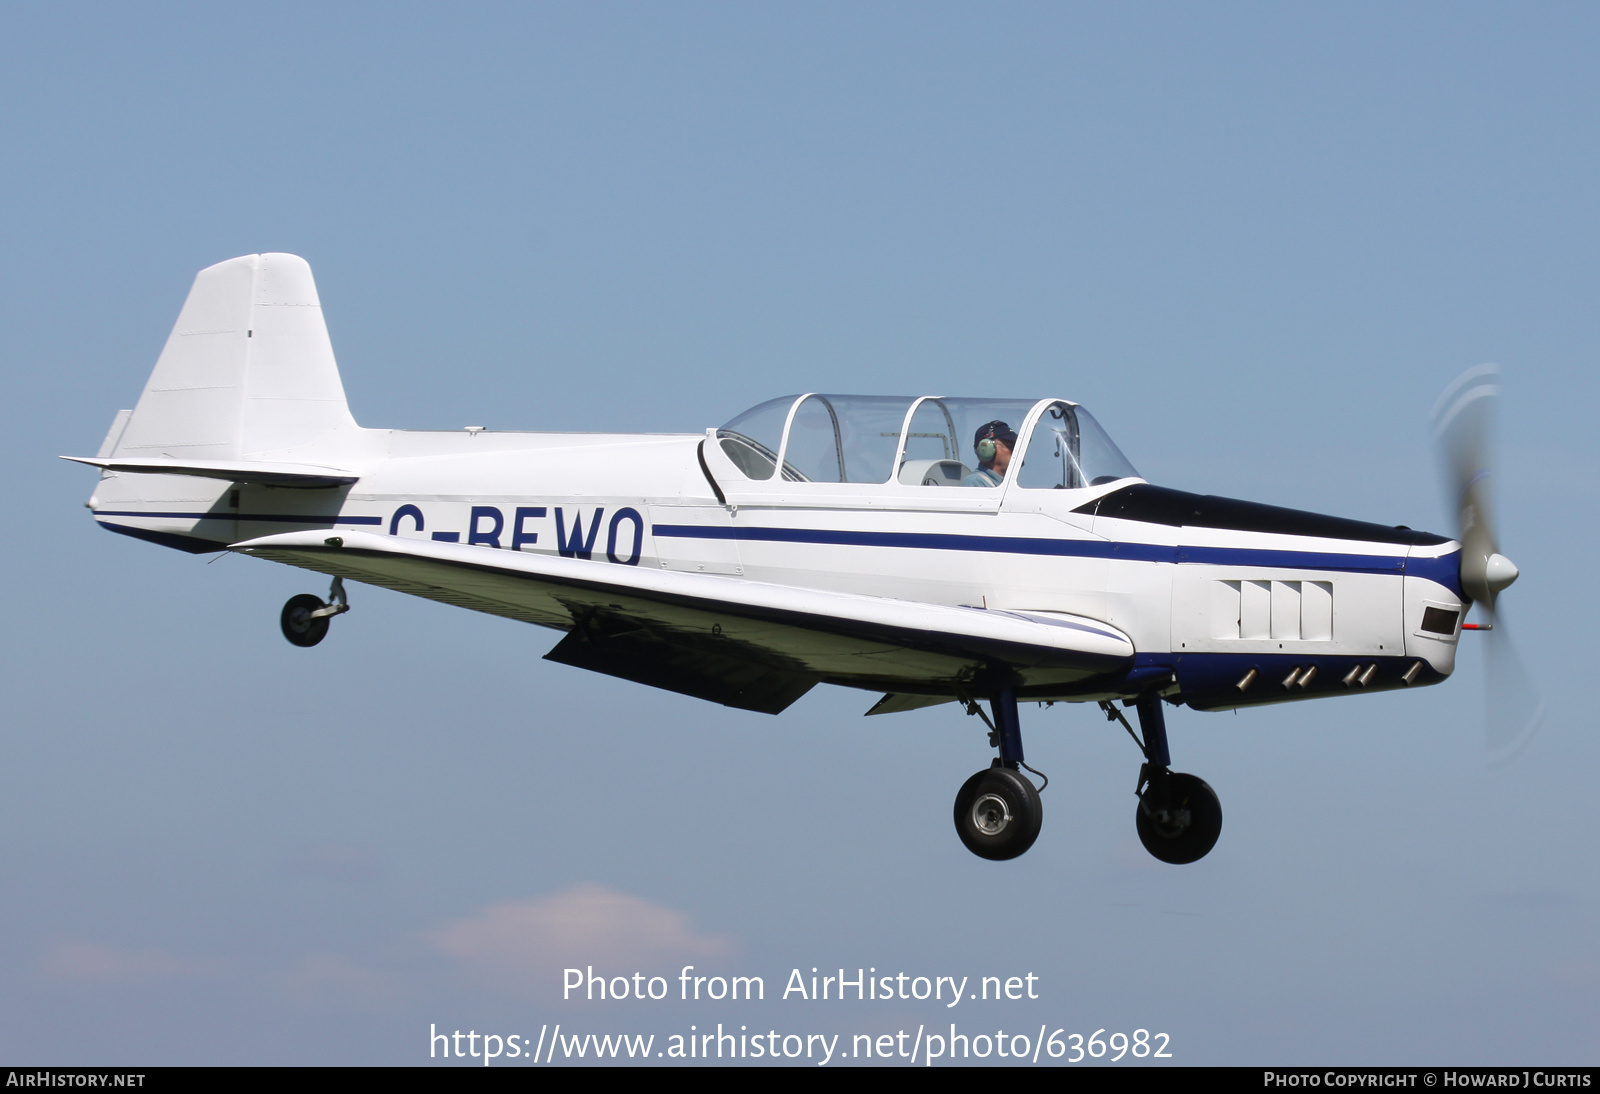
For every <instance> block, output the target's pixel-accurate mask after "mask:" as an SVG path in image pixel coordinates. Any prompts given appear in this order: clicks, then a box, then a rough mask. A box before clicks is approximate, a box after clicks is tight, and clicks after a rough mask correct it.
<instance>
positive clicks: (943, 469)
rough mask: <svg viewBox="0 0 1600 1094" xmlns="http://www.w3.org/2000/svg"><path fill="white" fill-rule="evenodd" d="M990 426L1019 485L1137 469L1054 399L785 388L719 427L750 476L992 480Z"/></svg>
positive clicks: (1108, 478)
mask: <svg viewBox="0 0 1600 1094" xmlns="http://www.w3.org/2000/svg"><path fill="white" fill-rule="evenodd" d="M991 424H992V425H994V426H995V428H994V429H993V430H988V431H987V432H992V433H993V434H994V435H995V436H996V437H998V438H999V439H1000V441H1001V443H1002V444H1004V443H1005V438H1006V436H1007V435H1008V434H1015V437H1014V439H1013V441H1012V442H1011V443H1010V444H1009V445H1007V448H1008V450H1010V451H1011V452H1013V453H1016V454H1020V458H1018V456H1017V455H1013V456H1012V458H1011V459H1010V461H1009V463H1008V464H1007V466H1006V469H1005V477H1006V478H1007V479H1011V480H1014V481H1015V482H1016V483H1017V485H1018V486H1020V487H1022V488H1023V489H1063V488H1067V489H1071V488H1077V487H1083V486H1098V485H1101V484H1103V483H1107V482H1114V481H1116V480H1118V479H1126V478H1138V477H1139V473H1138V472H1137V471H1135V470H1134V467H1133V464H1131V463H1129V462H1128V459H1127V457H1126V456H1124V455H1123V454H1122V452H1121V451H1120V450H1119V449H1118V448H1117V446H1116V444H1115V443H1114V442H1113V441H1112V440H1111V438H1110V436H1109V435H1107V433H1106V431H1105V430H1104V429H1102V428H1101V427H1100V423H1099V422H1097V421H1095V420H1094V416H1093V415H1091V414H1090V413H1089V412H1088V411H1087V410H1085V409H1084V408H1083V407H1081V406H1078V405H1077V404H1076V403H1071V402H1067V401H1065V400H1060V399H1038V400H1031V399H960V398H946V397H944V396H940V395H924V396H920V397H917V396H906V395H830V394H823V393H818V392H812V393H808V394H805V395H785V396H783V397H782V398H778V399H771V400H768V401H767V402H765V403H761V404H760V405H758V406H754V407H751V408H750V409H749V410H747V411H745V412H744V413H743V414H740V415H738V416H737V417H735V418H733V419H732V420H731V421H729V422H728V423H727V424H726V425H724V426H723V427H722V428H721V429H719V430H717V439H718V442H719V443H720V444H721V446H722V450H723V451H724V452H725V453H726V454H727V456H728V458H729V459H730V460H732V461H733V463H734V465H735V466H736V467H738V469H739V470H740V471H741V472H742V473H743V474H744V475H745V476H746V477H747V478H749V479H751V480H754V481H757V482H760V481H766V480H770V479H772V478H773V477H774V473H775V471H776V469H777V468H779V467H782V469H783V472H782V476H781V477H782V479H783V481H786V482H797V483H798V482H832V483H838V482H854V483H888V482H892V481H899V482H902V483H911V484H921V485H927V486H959V485H968V486H978V487H987V488H990V489H993V488H994V481H995V478H996V477H998V476H992V477H988V478H986V477H985V476H983V475H978V474H975V473H974V472H975V471H976V470H978V469H979V468H984V467H990V466H991V465H992V466H993V467H994V469H995V470H998V469H999V465H1000V464H1001V463H1002V462H1005V461H1004V460H999V459H995V458H994V457H993V456H990V457H989V458H988V459H982V458H980V456H979V454H978V452H977V450H976V448H975V440H976V434H977V432H978V431H979V429H980V427H985V426H989V425H991Z"/></svg>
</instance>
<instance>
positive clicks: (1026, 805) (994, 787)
mask: <svg viewBox="0 0 1600 1094" xmlns="http://www.w3.org/2000/svg"><path fill="white" fill-rule="evenodd" d="M955 817H956V834H957V835H959V836H960V837H961V842H962V843H964V844H966V846H967V850H969V851H971V852H972V853H973V854H975V855H977V856H978V857H979V858H986V859H995V860H1000V859H1008V858H1016V857H1017V856H1018V855H1020V854H1022V853H1023V852H1024V851H1026V850H1027V849H1028V848H1030V847H1032V846H1033V841H1034V840H1036V839H1038V838H1039V826H1040V824H1042V823H1043V821H1044V807H1043V806H1042V805H1041V804H1040V802H1039V792H1038V791H1037V790H1035V789H1034V786H1033V783H1031V782H1029V781H1028V780H1027V779H1026V778H1025V777H1023V775H1022V774H1021V773H1020V772H1018V771H1016V770H1015V769H1014V768H1009V767H991V768H989V769H988V770H987V771H980V772H978V773H977V774H976V775H974V776H972V778H970V779H968V780H967V781H966V782H965V783H964V784H963V785H962V787H961V790H960V792H959V793H958V794H956V809H955Z"/></svg>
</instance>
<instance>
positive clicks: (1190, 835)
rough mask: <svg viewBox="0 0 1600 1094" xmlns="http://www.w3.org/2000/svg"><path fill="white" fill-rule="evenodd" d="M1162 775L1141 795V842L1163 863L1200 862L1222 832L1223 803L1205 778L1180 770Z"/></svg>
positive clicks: (1178, 864)
mask: <svg viewBox="0 0 1600 1094" xmlns="http://www.w3.org/2000/svg"><path fill="white" fill-rule="evenodd" d="M1160 778H1161V781H1160V782H1154V781H1153V782H1152V783H1151V784H1150V786H1149V787H1147V788H1146V789H1145V792H1144V793H1143V794H1142V795H1140V797H1139V812H1138V820H1137V823H1138V827H1139V842H1140V843H1142V844H1144V849H1145V850H1146V851H1149V852H1150V853H1151V854H1152V855H1154V856H1155V857H1156V858H1158V859H1160V860H1161V861H1162V862H1170V863H1172V864H1174V865H1177V866H1181V865H1183V864H1184V863H1186V862H1197V861H1199V860H1200V859H1203V858H1205V857H1206V853H1207V852H1209V851H1210V850H1211V848H1213V847H1215V846H1216V844H1217V837H1218V836H1220V835H1222V803H1221V802H1220V801H1218V800H1217V793H1216V791H1214V790H1212V789H1211V787H1210V786H1209V785H1207V783H1206V781H1205V780H1204V779H1201V778H1198V777H1196V776H1194V775H1182V774H1177V773H1173V774H1168V775H1165V776H1162V777H1160ZM1162 783H1165V786H1164V787H1163V786H1162ZM1163 797H1164V798H1165V800H1163Z"/></svg>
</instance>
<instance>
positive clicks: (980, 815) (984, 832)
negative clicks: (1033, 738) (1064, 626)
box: [955, 684, 1049, 859]
mask: <svg viewBox="0 0 1600 1094" xmlns="http://www.w3.org/2000/svg"><path fill="white" fill-rule="evenodd" d="M989 705H990V707H991V708H992V709H993V711H994V720H993V721H992V722H991V721H989V719H988V718H984V721H985V722H988V725H989V743H990V744H991V745H995V746H998V747H999V749H1000V756H999V758H998V759H996V760H995V761H994V764H993V765H992V766H990V767H989V768H988V769H987V770H985V771H980V772H978V773H977V774H976V775H974V776H972V778H970V779H968V780H967V781H966V782H965V783H963V784H962V786H961V790H960V791H959V792H958V793H957V794H956V808H955V819H956V834H957V835H959V836H960V837H961V842H962V843H964V844H966V847H967V850H969V851H971V852H972V853H973V854H975V855H977V856H978V857H979V858H986V859H1008V858H1016V857H1017V856H1018V855H1020V854H1022V853H1023V852H1024V851H1026V850H1027V849H1028V848H1030V847H1032V846H1033V841H1034V840H1036V839H1038V838H1039V826H1040V825H1041V824H1042V823H1043V822H1044V807H1043V805H1042V804H1041V803H1040V801H1039V791H1038V790H1036V789H1035V788H1034V785H1033V783H1032V782H1031V781H1030V780H1029V779H1028V777H1027V776H1026V775H1024V774H1022V772H1021V771H1020V770H1018V768H1020V767H1027V764H1025V763H1023V762H1022V729H1021V723H1020V722H1019V720H1018V718H1017V693H1016V690H1015V689H1014V688H1013V687H1012V686H1011V685H1009V684H1007V685H1003V686H1001V687H999V688H997V689H995V694H994V698H993V699H991V700H990V703H989ZM967 713H969V714H976V715H978V716H979V717H983V708H982V707H980V706H978V704H977V703H976V702H973V701H972V700H967ZM1028 770H1030V771H1032V770H1033V769H1032V768H1028ZM1045 782H1046V785H1048V784H1049V780H1048V779H1046V780H1045Z"/></svg>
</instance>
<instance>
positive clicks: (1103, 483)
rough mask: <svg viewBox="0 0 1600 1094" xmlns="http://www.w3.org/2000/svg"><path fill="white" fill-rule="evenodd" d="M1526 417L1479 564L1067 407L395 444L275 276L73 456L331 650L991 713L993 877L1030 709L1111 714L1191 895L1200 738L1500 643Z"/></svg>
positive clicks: (220, 307)
mask: <svg viewBox="0 0 1600 1094" xmlns="http://www.w3.org/2000/svg"><path fill="white" fill-rule="evenodd" d="M1495 390H1496V389H1495V375H1494V373H1493V372H1492V371H1485V370H1474V371H1472V372H1469V373H1467V374H1466V375H1464V376H1463V377H1462V379H1461V380H1460V381H1458V383H1457V385H1455V387H1453V388H1452V389H1451V390H1450V391H1447V392H1446V395H1445V398H1444V400H1442V401H1441V407H1440V410H1439V411H1438V412H1436V427H1437V429H1438V432H1439V436H1440V440H1441V444H1442V446H1443V448H1444V450H1445V454H1446V462H1447V464H1448V465H1449V468H1450V472H1449V473H1450V475H1451V476H1452V478H1453V484H1454V485H1453V489H1452V494H1453V497H1452V500H1453V502H1454V503H1455V505H1456V509H1457V512H1458V514H1459V518H1460V531H1459V532H1458V534H1457V535H1456V536H1455V537H1454V538H1452V537H1449V536H1443V535H1435V534H1431V533H1427V532H1421V531H1414V530H1412V529H1410V528H1407V527H1390V526H1385V525H1381V524H1375V523H1366V522H1361V521H1355V520H1347V519H1343V518H1339V517H1333V516H1324V515H1320V514H1316V513H1309V512H1301V511H1298V510H1292V509H1285V508H1278V507H1275V506H1270V505H1261V504H1256V503H1252V502H1246V501H1236V500H1231V499H1227V498H1220V497H1213V496H1209V495H1198V494H1192V493H1185V492H1183V491H1179V490H1174V489H1169V488H1166V487H1161V486H1157V485H1154V484H1151V483H1149V482H1146V481H1145V480H1144V479H1143V478H1142V477H1141V476H1140V475H1139V474H1138V472H1137V471H1136V470H1135V469H1134V466H1133V465H1132V464H1131V463H1130V462H1129V461H1128V459H1127V458H1126V457H1125V456H1124V455H1123V454H1122V452H1121V451H1120V450H1119V449H1118V448H1117V446H1116V444H1115V443H1114V442H1113V441H1112V440H1111V438H1110V436H1109V435H1108V434H1107V433H1106V431H1105V430H1104V429H1103V428H1101V426H1100V425H1099V423H1098V422H1097V421H1096V420H1095V419H1094V417H1093V416H1092V415H1091V414H1090V413H1089V411H1088V410H1087V409H1086V408H1084V407H1083V406H1081V405H1079V404H1077V403H1075V402H1072V401H1070V400H1067V399H1064V398H1054V397H1043V398H1036V399H994V398H961V397H944V396H933V395H928V396H893V397H891V396H859V395H836V394H828V393H819V392H808V393H802V394H798V395H793V396H784V397H782V398H778V399H773V400H771V401H769V402H765V403H762V404H760V405H759V406H756V407H754V408H751V409H749V410H746V411H744V412H743V413H741V414H739V415H737V416H735V417H734V418H732V419H731V420H730V421H728V422H727V423H726V424H725V425H723V426H721V427H719V428H709V429H707V430H706V431H705V432H704V433H703V434H666V433H662V434H613V433H564V432H563V433H556V432H502V431H498V430H488V429H484V428H480V427H467V428H466V429H463V430H457V431H432V432H429V431H406V430H387V429H367V428H362V427H360V426H358V425H357V424H356V422H355V420H354V419H353V418H352V417H351V415H350V411H349V409H348V406H347V404H346V402H345V395H344V388H343V384H342V382H341V380H340V378H339V372H338V368H337V366H336V364H335V361H334V356H333V350H332V347H331V344H330V342H329V339H328V333H327V328H326V326H325V324H324V322H323V317H322V308H321V302H320V300H319V298H318V296H317V290H316V285H315V282H314V281H313V279H312V275H311V269H310V267H309V265H307V263H306V262H305V261H304V260H303V259H301V258H299V257H296V256H294V255H287V254H261V255H247V256H244V257H241V258H235V259H231V260H229V261H226V262H222V263H219V264H217V265H215V266H211V267H209V268H207V269H205V270H202V271H201V272H200V273H199V275H198V276H197V277H196V278H195V281H194V285H193V287H192V289H191V290H190V292H189V295H188V298H187V300H186V302H185V303H184V305H183V309H182V311H181V313H180V314H179V316H178V321H177V324H176V325H175V326H174V328H173V330H172V334H171V336H170V337H169V338H168V339H167V342H166V345H165V348H164V349H163V350H162V352H161V355H160V357H159V358H158V360H157V362H156V365H155V369H154V371H153V372H152V373H151V376H150V378H149V381H148V383H147V384H146V385H145V388H144V391H143V394H142V395H141V396H140V397H139V400H138V403H137V405H136V406H135V407H134V408H133V409H132V410H131V411H130V410H124V411H121V412H119V413H118V414H117V416H116V418H115V420H114V421H113V423H112V425H111V429H110V431H109V432H108V433H107V435H106V438H105V441H104V443H103V444H102V445H101V447H100V449H99V452H98V453H97V455H95V456H93V457H63V458H66V459H73V460H76V461H77V462H79V463H84V464H88V465H90V466H93V467H96V468H98V469H99V470H100V472H101V478H100V481H99V483H98V484H97V486H96V487H95V490H94V493H93V495H92V496H91V497H90V499H89V501H88V507H89V509H90V510H92V512H93V514H94V519H95V520H96V521H97V522H98V523H99V524H100V525H101V526H102V527H104V528H105V529H107V530H108V531H112V532H117V533H120V534H122V535H127V536H132V537H135V538H137V539H143V540H147V541H150V542H152V543H156V544H160V545H162V546H165V547H171V548H176V549H178V550H182V551H189V552H194V553H205V552H218V551H232V552H236V553H238V554H243V555H249V556H252V557H255V558H262V559H267V560H270V561H274V562H281V563H286V564H288V565H292V566H298V567H302V568H304V569H307V570H312V571H315V572H318V573H321V574H323V575H326V576H328V577H331V578H332V585H331V588H330V592H329V594H328V596H327V598H326V599H324V598H322V597H320V596H317V595H315V594H302V595H299V596H296V597H294V598H292V599H291V600H289V601H288V603H286V604H285V605H284V606H283V609H282V612H281V614H280V626H281V629H282V631H283V634H284V636H285V637H286V638H287V639H288V640H289V641H290V642H291V643H294V644H295V645H297V646H302V647H311V646H315V645H316V644H318V643H319V642H321V641H322V639H323V638H324V636H325V635H326V634H327V633H328V630H329V626H330V623H331V621H332V620H333V618H335V617H336V616H338V615H341V614H343V613H345V612H347V611H348V610H350V606H351V605H350V601H349V598H348V596H347V594H346V591H345V586H344V583H345V581H347V580H348V581H357V582H365V583H368V584H371V585H377V586H381V587H383V588H387V589H393V590H396V591H399V592H403V593H409V594H411V595H414V596H421V597H427V598H429V599H431V600H437V601H441V602H443V603H447V604H455V605H458V606H461V607H465V608H470V609H473V610H475V611H482V612H488V613H491V614H494V615H500V616H505V617H508V618H511V619H516V620H520V621H523V622H527V623H533V624H537V625H539V626H542V627H549V628H553V629H555V630H557V631H561V632H564V633H563V636H562V637H561V638H560V640H559V641H557V642H556V643H555V645H554V647H553V648H552V649H551V650H550V652H549V653H547V654H546V655H545V657H546V659H548V660H551V661H555V662H558V663H560V664H564V665H570V666H575V667H577V668H583V669H589V670H592V671H594V672H599V673H603V674H607V675H610V676H614V677H620V678H622V679H625V680H631V681H635V682H638V683H641V684H647V685H650V686H653V687H657V688H664V689H667V690H670V691H675V692H679V693H681V694H685V695H689V696H694V697H697V698H700V699H705V700H709V701H712V702H717V703H722V704H725V705H727V706H730V707H736V708H740V709H743V710H748V711H755V712H761V713H766V714H778V713H779V712H781V711H783V710H784V709H785V708H787V707H788V706H790V705H791V704H792V703H794V702H795V701H796V700H797V699H799V698H800V697H801V696H802V695H804V694H805V693H806V692H808V691H809V690H810V689H811V688H812V687H814V686H815V685H817V684H819V683H827V684H835V685H841V686H844V687H851V688H859V689H864V690H870V691H872V692H875V693H881V694H882V697H881V698H880V699H878V700H877V701H876V702H875V703H874V704H873V705H872V707H871V708H870V709H869V710H868V711H867V714H869V715H883V714H889V713H894V712H901V711H909V710H914V709H917V708H920V707H927V706H933V705H937V704H942V703H952V702H953V703H957V704H959V705H960V706H961V707H963V708H965V710H966V712H967V713H968V714H976V715H978V716H979V717H980V718H981V719H982V720H983V722H984V723H985V724H986V725H987V727H988V730H989V746H990V747H991V748H993V749H994V750H995V752H996V755H995V756H994V757H993V759H992V761H991V763H990V765H989V766H988V767H987V768H984V769H982V770H980V771H979V772H977V773H976V774H974V775H973V776H972V777H971V778H970V779H968V780H967V781H966V782H965V783H964V784H963V785H962V787H961V789H960V791H959V793H958V794H957V796H956V800H955V806H954V810H953V817H954V821H955V827H956V830H957V833H958V835H959V837H960V839H961V841H962V843H963V844H964V845H965V846H966V847H967V848H968V849H969V850H970V851H972V852H973V853H974V854H976V855H978V856H980V857H983V858H987V859H994V860H1005V859H1011V858H1015V857H1016V856H1018V855H1021V854H1023V853H1024V852H1025V851H1027V850H1028V848H1029V847H1031V846H1032V845H1033V843H1034V841H1035V839H1036V838H1037V837H1038V834H1039V831H1040V827H1041V823H1042V820H1043V812H1042V806H1041V802H1040V796H1039V790H1040V789H1042V785H1041V786H1039V787H1036V786H1035V784H1034V782H1033V780H1032V779H1030V778H1029V777H1028V775H1027V774H1024V772H1030V773H1032V774H1034V775H1036V776H1039V778H1040V779H1041V780H1044V777H1043V776H1042V775H1040V773H1039V772H1037V771H1035V770H1034V769H1033V768H1031V767H1029V766H1028V764H1027V763H1026V759H1025V755H1024V751H1023V745H1022V732H1021V724H1020V720H1019V714H1018V704H1019V703H1022V702H1039V703H1041V704H1049V703H1054V702H1072V703H1097V704H1099V706H1100V708H1101V709H1102V710H1103V711H1104V712H1105V715H1106V717H1107V719H1108V720H1111V721H1115V722H1119V723H1120V724H1121V727H1122V728H1123V729H1125V730H1126V731H1127V733H1128V735H1129V736H1131V737H1132V738H1133V740H1134V743H1135V744H1136V745H1137V746H1138V749H1139V751H1140V753H1141V755H1142V763H1141V767H1140V770H1139V777H1138V781H1137V789H1136V794H1137V797H1138V807H1137V811H1136V813H1135V821H1136V829H1137V832H1138V835H1139V838H1140V841H1141V842H1142V843H1143V845H1144V846H1145V848H1146V849H1147V850H1148V851H1149V852H1150V853H1151V854H1152V855H1153V856H1155V857H1156V858H1157V859H1159V860H1161V861H1163V862H1167V863H1175V864H1182V863H1190V862H1194V861H1197V860H1198V859H1200V858H1202V857H1203V856H1205V855H1206V854H1207V853H1208V852H1209V851H1210V850H1211V849H1212V847H1213V846H1214V845H1215V843H1216V842H1217V839H1218V837H1219V835H1220V833H1221V829H1222V809H1221V805H1220V803H1219V801H1218V798H1217V795H1216V793H1215V792H1214V791H1213V790H1212V789H1211V787H1210V786H1209V785H1208V784H1207V783H1206V782H1205V781H1204V780H1202V779H1200V778H1198V777H1197V776H1194V775H1190V774H1184V773H1181V772H1177V771H1174V770H1172V758H1171V749H1170V747H1169V741H1168V735H1167V730H1166V721H1165V713H1164V708H1165V707H1166V706H1187V707H1189V708H1191V709H1193V710H1197V711H1219V710H1230V709H1234V708H1239V707H1249V706H1256V705H1261V704H1268V703H1281V702H1293V701H1301V700H1308V699H1317V698H1326V697H1330V696H1336V695H1352V694H1362V693H1367V692H1381V691H1390V690H1395V689H1400V688H1409V687H1424V686H1427V685H1431V684H1436V683H1439V682H1441V681H1443V680H1444V679H1446V678H1447V677H1448V676H1449V675H1450V674H1451V672H1452V671H1453V670H1454V667H1455V657H1456V650H1457V644H1458V642H1459V640H1460V637H1461V635H1462V633H1463V631H1464V630H1471V629H1475V627H1477V626H1481V627H1483V628H1484V629H1487V628H1489V627H1492V625H1493V624H1492V623H1486V624H1480V625H1474V624H1470V623H1466V622H1465V619H1466V616H1467V613H1468V610H1469V608H1470V607H1471V606H1472V605H1473V604H1474V603H1476V604H1478V605H1481V606H1482V608H1483V609H1484V610H1485V611H1486V612H1492V610H1493V607H1494V604H1495V600H1496V597H1497V596H1498V595H1499V594H1500V592H1501V591H1502V590H1503V589H1505V588H1506V587H1507V586H1508V585H1510V584H1511V583H1512V582H1513V581H1514V580H1516V577H1517V568H1516V567H1515V566H1514V565H1513V564H1512V563H1511V562H1510V560H1509V559H1507V558H1506V557H1505V556H1504V555H1503V554H1501V553H1500V551H1499V548H1498V546H1497V540H1496V537H1495V534H1494V527H1493V521H1492V519H1491V515H1490V508H1489V498H1488V482H1487V473H1486V471H1485V467H1486V459H1487V457H1486V450H1487V443H1486V441H1485V437H1486V436H1487V417H1486V415H1487V408H1488V407H1489V406H1490V405H1492V402H1493V396H1494V393H1495ZM984 703H987V704H988V711H987V712H985V710H984V708H983V706H982V704H984ZM1128 708H1132V709H1133V710H1134V711H1135V712H1136V714H1137V717H1138V721H1139V731H1138V732H1135V731H1134V729H1133V727H1132V725H1131V724H1130V723H1129V722H1128V720H1127V718H1126V716H1125V714H1124V710H1125V709H1128ZM1047 781H1048V780H1044V782H1046V783H1047Z"/></svg>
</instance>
